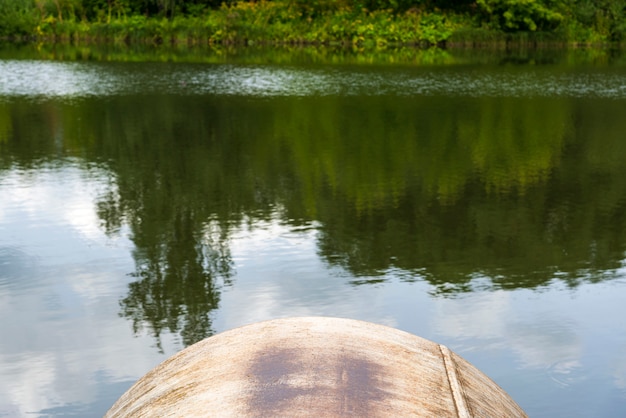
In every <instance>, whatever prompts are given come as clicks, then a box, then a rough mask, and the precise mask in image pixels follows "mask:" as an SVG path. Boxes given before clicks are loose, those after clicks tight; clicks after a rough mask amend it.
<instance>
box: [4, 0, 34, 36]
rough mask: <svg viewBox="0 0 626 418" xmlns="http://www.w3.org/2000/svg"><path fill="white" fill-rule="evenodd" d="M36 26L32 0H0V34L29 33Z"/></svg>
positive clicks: (16, 34)
mask: <svg viewBox="0 0 626 418" xmlns="http://www.w3.org/2000/svg"><path fill="white" fill-rule="evenodd" d="M36 26H37V15H36V8H35V2H34V0H0V36H20V35H29V34H32V33H33V31H34V29H35V27H36Z"/></svg>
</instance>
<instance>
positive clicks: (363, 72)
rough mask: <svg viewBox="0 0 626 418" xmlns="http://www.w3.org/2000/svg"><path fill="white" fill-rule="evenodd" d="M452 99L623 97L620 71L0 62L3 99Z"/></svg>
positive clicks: (625, 89) (625, 78)
mask: <svg viewBox="0 0 626 418" xmlns="http://www.w3.org/2000/svg"><path fill="white" fill-rule="evenodd" d="M154 93H164V94H183V95H206V94H211V95H235V96H255V97H273V96H328V95H346V96H349V95H398V96H423V95H426V96H428V95H450V96H469V97H489V96H494V97H502V96H506V97H528V96H539V97H601V98H616V99H622V98H626V73H624V72H623V71H622V70H619V69H608V70H607V69H603V70H602V71H600V70H595V71H594V70H589V69H586V70H585V71H575V70H574V69H562V68H561V69H559V68H551V67H542V68H535V67H533V68H530V67H515V68H514V69H513V70H511V69H510V68H507V67H414V68H402V69H398V68H393V67H391V68H390V67H385V68H383V67H312V68H304V67H276V66H236V65H186V64H155V63H150V64H148V63H143V64H137V63H133V64H122V63H85V62H70V63H68V62H47V61H0V96H5V97H33V98H47V97H56V98H59V97H61V98H63V97H66V98H80V97H89V96H111V95H124V94H154Z"/></svg>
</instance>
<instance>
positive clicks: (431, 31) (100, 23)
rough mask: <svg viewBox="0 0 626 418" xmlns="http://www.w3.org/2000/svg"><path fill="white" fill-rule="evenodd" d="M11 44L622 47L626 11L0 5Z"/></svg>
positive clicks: (149, 1)
mask: <svg viewBox="0 0 626 418" xmlns="http://www.w3.org/2000/svg"><path fill="white" fill-rule="evenodd" d="M164 19H165V20H167V21H165V20H164ZM104 25H106V26H107V27H105V26H104ZM503 34H504V35H503ZM9 35H13V36H28V35H30V36H41V37H44V38H45V37H48V38H54V39H56V40H66V39H85V40H92V39H100V40H102V39H104V40H114V41H123V42H137V41H141V42H172V43H181V42H182V43H206V42H210V43H227V44H231V43H250V42H268V43H299V44H303V43H316V44H317V43H324V44H325V43H328V44H338V43H341V44H346V43H350V44H353V45H358V46H375V45H378V46H382V45H393V44H413V45H415V44H419V45H433V44H443V43H445V42H448V41H452V42H454V43H457V44H459V43H465V44H476V43H488V42H496V43H498V42H516V43H531V42H550V41H554V40H559V41H564V42H584V43H596V42H607V41H623V40H625V39H626V3H624V2H623V1H621V0H576V1H573V2H565V1H563V0H477V1H476V2H472V1H470V0H463V1H451V0H274V1H271V0H259V1H238V2H237V1H234V0H227V1H220V0H27V1H25V2H22V1H19V0H0V36H9Z"/></svg>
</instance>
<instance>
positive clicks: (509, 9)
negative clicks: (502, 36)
mask: <svg viewBox="0 0 626 418" xmlns="http://www.w3.org/2000/svg"><path fill="white" fill-rule="evenodd" d="M476 4H477V5H478V7H479V8H480V9H481V10H482V11H483V13H484V14H485V15H486V17H487V20H489V21H490V22H491V23H492V24H494V26H495V27H496V28H498V29H502V30H505V31H517V30H523V31H533V32H534V31H537V30H552V29H554V28H556V27H557V26H558V25H559V23H560V22H561V21H562V20H563V15H562V14H561V13H559V12H558V11H556V10H554V9H552V8H550V7H548V6H547V5H546V4H545V3H544V2H543V1H541V0H477V1H476Z"/></svg>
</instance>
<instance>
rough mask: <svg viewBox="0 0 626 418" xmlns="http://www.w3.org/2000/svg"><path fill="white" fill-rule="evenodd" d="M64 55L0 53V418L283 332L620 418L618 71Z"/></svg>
mask: <svg viewBox="0 0 626 418" xmlns="http://www.w3.org/2000/svg"><path fill="white" fill-rule="evenodd" d="M44 52H45V51H44ZM65 54H66V55H67V54H70V57H71V58H73V59H72V60H66V59H63V60H58V58H67V56H66V55H62V54H61V56H60V57H59V56H53V58H57V59H52V60H51V59H49V58H51V56H50V54H48V55H46V54H44V53H42V54H41V55H38V53H37V52H35V51H34V50H30V49H27V50H23V49H10V50H9V49H7V48H5V49H3V50H2V52H1V53H0V56H1V57H2V59H1V60H0V316H1V317H2V318H3V320H2V321H1V322H0V336H1V337H0V416H26V415H27V416H101V415H102V414H103V413H104V412H105V411H106V410H107V409H108V407H109V406H110V405H111V404H112V403H113V402H114V401H115V400H116V399H117V397H119V396H120V395H121V394H122V393H123V392H124V391H125V390H126V389H127V388H128V387H129V386H130V385H131V384H132V383H133V382H134V381H135V380H136V379H138V378H139V377H140V376H141V375H143V374H144V373H146V372H147V371H148V370H149V369H151V368H152V367H154V366H155V365H156V364H158V363H159V362H161V361H162V360H164V359H165V358H167V357H168V356H170V355H172V354H173V353H175V352H176V351H178V350H180V349H182V348H183V347H185V346H187V345H189V344H192V343H194V342H196V341H198V340H200V339H202V338H205V337H208V336H210V335H212V334H214V333H216V332H220V331H224V330H227V329H231V328H233V327H236V326H240V325H243V324H246V323H250V322H255V321H260V320H265V319H271V318H277V317H284V316H301V315H328V316H340V317H349V318H354V319H362V320H367V321H372V322H376V323H381V324H385V325H390V326H393V327H397V328H400V329H403V330H406V331H409V332H411V333H414V334H417V335H420V336H422V337H425V338H428V339H431V340H434V341H437V342H439V343H442V344H446V345H448V346H449V347H450V348H451V349H452V350H454V351H456V352H457V353H459V354H460V355H462V356H463V357H465V358H466V359H468V360H469V361H470V362H472V363H473V364H474V365H476V366H477V367H478V368H479V369H481V370H482V371H484V372H485V373H486V374H488V375H489V376H490V377H492V378H493V379H494V380H495V381H496V382H497V383H498V384H499V385H500V386H502V387H503V388H504V389H505V390H506V391H507V392H509V393H510V394H511V396H512V397H513V398H514V399H515V400H516V401H517V402H518V403H519V404H520V405H521V406H522V407H523V408H524V409H525V410H526V411H527V412H528V413H529V415H530V416H532V417H554V416H567V417H590V416H593V417H616V416H622V415H624V414H626V322H625V320H624V318H625V317H626V308H625V305H624V300H625V297H626V266H625V262H626V254H625V251H626V117H625V116H626V65H624V60H623V57H622V55H620V54H605V55H602V54H600V53H596V54H595V55H594V54H592V53H591V52H589V54H590V55H591V58H585V57H584V56H583V58H580V55H581V54H582V53H581V52H580V51H578V52H574V53H570V54H568V53H565V52H563V51H560V52H554V51H553V53H552V55H551V54H550V53H548V52H545V51H544V52H537V53H529V52H526V53H524V54H522V56H520V55H519V54H517V55H516V54H513V55H507V54H506V53H505V52H499V53H497V54H495V53H494V55H493V56H490V55H489V54H488V53H486V52H484V51H482V52H480V53H478V52H476V57H475V59H472V54H471V53H470V52H468V51H464V52H457V53H453V52H448V53H432V52H431V53H430V54H431V55H433V56H435V58H432V57H431V56H430V55H420V57H422V58H419V59H418V58H417V57H416V56H412V55H410V53H406V52H404V54H405V55H402V54H400V53H398V55H397V57H399V58H398V60H399V61H401V62H400V63H399V64H390V62H391V61H393V58H394V54H386V55H385V54H382V55H381V56H374V57H368V56H367V55H365V56H363V55H358V54H357V55H354V54H344V55H336V56H335V55H332V54H330V53H323V54H321V56H319V54H318V55H315V54H308V55H307V54H304V53H303V52H302V51H299V52H298V51H297V52H294V53H293V55H292V56H291V58H289V55H288V54H287V55H285V54H286V53H285V52H284V51H281V54H283V55H264V54H268V53H267V52H263V53H251V52H249V51H248V52H246V53H242V54H240V55H241V56H239V57H230V58H229V57H224V56H223V55H208V56H198V57H197V59H195V60H194V59H191V58H189V57H188V56H187V55H185V59H181V61H186V62H176V63H174V62H171V61H173V59H172V57H170V56H168V57H166V58H165V61H170V62H158V61H163V60H159V59H158V57H159V54H158V53H154V54H153V55H147V56H140V58H142V59H140V60H139V61H145V60H151V61H152V62H121V60H120V58H119V57H120V56H121V55H119V54H120V53H119V52H118V53H117V54H118V55H112V56H111V57H110V59H108V61H107V59H105V58H102V56H100V55H98V56H96V57H95V58H94V56H93V54H92V55H89V54H87V55H89V57H88V59H85V54H86V53H83V54H82V55H81V53H80V51H79V52H78V53H77V52H74V55H72V54H71V53H68V52H65ZM90 54H91V52H90ZM406 54H409V55H408V58H407V57H406ZM423 54H425V53H423ZM455 54H456V55H455ZM576 54H578V55H576ZM583 55H584V54H583ZM424 56H425V57H426V58H423V57H424ZM81 57H82V58H81ZM105 57H107V55H106V54H105ZM264 57H266V58H264ZM272 57H273V58H272ZM276 57H278V58H276ZM312 57H314V58H312ZM333 57H334V58H333ZM550 57H553V58H550ZM577 57H578V58H577ZM42 58H45V59H42ZM75 58H80V59H78V60H76V59H75ZM135 61H136V60H135ZM333 63H334V64H333Z"/></svg>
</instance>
